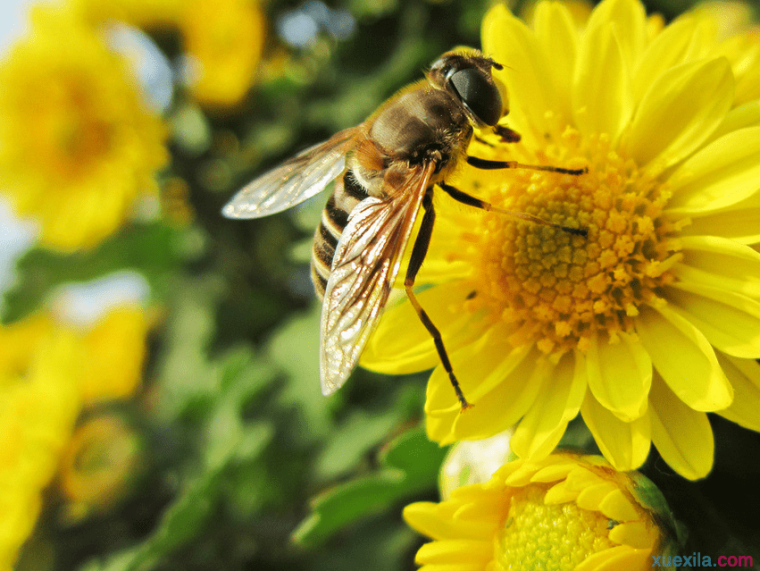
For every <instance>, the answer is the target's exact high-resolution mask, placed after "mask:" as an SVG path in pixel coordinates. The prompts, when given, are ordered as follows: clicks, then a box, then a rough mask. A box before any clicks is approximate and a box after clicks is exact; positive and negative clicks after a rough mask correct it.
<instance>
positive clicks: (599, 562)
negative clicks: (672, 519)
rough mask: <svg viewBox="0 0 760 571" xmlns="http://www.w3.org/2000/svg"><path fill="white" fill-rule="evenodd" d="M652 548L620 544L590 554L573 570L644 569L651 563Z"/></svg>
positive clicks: (614, 570) (618, 570)
mask: <svg viewBox="0 0 760 571" xmlns="http://www.w3.org/2000/svg"><path fill="white" fill-rule="evenodd" d="M651 553H652V550H651V549H634V548H633V547H629V546H628V545H618V546H617V547H613V548H612V549H605V550H603V551H599V552H597V553H594V554H593V555H590V556H589V557H587V558H586V559H584V560H583V561H582V562H581V563H579V564H578V565H576V567H575V569H573V571H621V570H625V571H644V570H645V569H648V568H649V567H650V565H651Z"/></svg>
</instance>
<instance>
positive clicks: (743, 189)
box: [362, 0, 760, 478]
mask: <svg viewBox="0 0 760 571" xmlns="http://www.w3.org/2000/svg"><path fill="white" fill-rule="evenodd" d="M738 37H739V36H731V37H728V38H726V39H719V38H718V35H717V31H716V24H715V22H714V21H713V20H711V19H710V18H709V17H706V16H704V15H693V14H686V15H684V16H682V17H680V18H678V19H677V20H676V21H675V22H673V23H672V24H670V25H669V26H667V27H662V26H661V25H659V23H658V20H655V19H647V17H646V15H645V13H644V8H643V6H642V5H641V4H639V3H638V2H637V1H636V0H605V1H604V2H602V3H601V4H599V5H598V6H597V7H596V8H595V9H594V11H593V12H592V14H591V16H590V17H589V19H588V22H587V24H586V25H585V27H583V28H578V27H577V26H576V25H575V24H574V23H573V21H572V19H571V17H570V15H569V13H568V11H567V10H566V9H565V7H564V6H563V5H562V4H560V3H555V2H542V3H540V4H539V5H538V6H537V8H536V12H535V20H534V25H533V27H532V28H529V27H528V26H526V25H525V24H524V23H523V22H521V21H520V20H518V19H517V18H515V17H514V16H512V15H511V14H510V13H509V12H508V11H507V10H506V9H505V8H504V7H503V6H496V7H494V8H493V9H492V10H491V11H490V12H489V13H488V15H487V16H486V19H485V21H484V24H483V44H484V51H485V53H486V54H488V55H489V56H491V57H493V58H494V59H495V60H496V61H498V62H500V63H502V64H504V70H503V71H502V72H498V77H499V78H500V79H502V80H503V81H504V82H505V84H506V86H507V89H508V92H509V94H510V107H511V112H510V114H509V116H508V117H507V118H506V120H505V121H504V124H508V125H509V127H510V128H512V129H514V130H516V131H517V132H518V133H520V134H521V135H522V140H521V141H520V142H519V143H513V144H500V143H499V141H495V140H493V141H491V142H489V141H486V142H487V143H489V144H483V143H479V142H477V141H476V142H474V143H473V145H472V146H471V148H470V151H469V153H470V154H471V155H475V156H480V157H483V158H487V159H498V160H518V161H520V162H522V163H527V164H548V165H555V166H562V167H569V168H582V167H588V173H587V174H583V175H580V176H572V175H563V174H558V173H552V172H538V171H532V170H526V169H512V170H501V171H478V170H476V169H474V168H471V167H467V166H465V167H463V168H462V170H461V172H460V173H459V175H458V177H457V178H456V180H452V181H449V182H450V184H453V185H454V186H456V187H458V188H460V189H461V190H463V191H465V192H468V193H470V194H472V195H474V196H477V197H479V198H482V199H484V200H487V201H490V202H492V203H494V204H496V205H497V206H499V207H501V208H504V209H508V210H513V211H518V212H529V213H531V214H534V215H537V216H540V217H541V218H543V219H546V220H549V221H552V222H555V223H562V224H564V225H567V226H574V227H582V228H586V229H588V237H583V236H578V235H571V234H569V233H567V232H562V231H559V230H556V229H554V228H550V227H546V226H541V225H538V224H532V223H527V222H523V221H517V220H514V219H512V218H510V217H508V216H504V215H499V214H491V213H484V212H482V211H476V210H474V209H465V208H463V207H461V206H458V205H454V206H452V202H453V201H451V200H450V199H447V198H446V197H445V196H440V195H441V194H443V193H438V194H437V202H436V205H437V209H438V212H439V216H438V218H437V221H436V228H435V231H434V233H433V243H432V244H431V248H430V251H429V254H428V257H427V259H426V261H425V264H423V271H422V272H421V273H420V282H421V283H423V284H424V283H427V284H430V285H434V286H437V285H439V284H440V287H429V288H428V289H426V290H425V291H423V292H422V293H421V294H420V302H421V304H422V306H423V307H424V308H425V309H426V310H427V312H428V313H429V314H430V316H431V319H432V320H433V322H434V323H436V324H437V325H438V326H439V328H440V329H441V331H442V334H443V340H444V343H445V344H446V346H447V348H448V351H449V355H450V357H451V361H452V363H453V366H454V370H455V372H457V374H458V377H459V380H460V383H461V385H462V388H463V391H464V394H465V396H466V397H467V399H468V400H469V401H470V402H471V403H474V405H475V406H474V407H473V408H472V410H468V411H465V412H463V413H460V406H459V403H458V402H457V399H456V397H455V395H454V391H453V390H452V388H451V385H450V384H449V380H448V378H447V376H446V374H445V372H444V371H443V369H442V367H440V366H438V367H437V368H436V370H435V371H434V372H433V374H432V376H431V378H430V381H429V384H428V394H427V402H426V407H425V410H426V422H427V430H428V434H429V436H430V437H431V438H432V439H434V440H436V441H439V442H441V443H449V442H452V441H455V440H461V439H478V438H485V437H488V436H490V435H493V434H495V433H497V432H500V431H502V430H504V429H506V428H508V427H510V426H513V425H514V424H516V423H518V421H519V425H518V426H517V428H516V431H515V434H514V437H513V438H512V441H511V446H512V449H513V450H514V451H515V452H516V453H517V454H518V456H520V457H526V458H534V459H536V458H541V457H545V456H546V455H547V454H549V453H550V452H551V451H552V450H553V449H554V447H555V446H556V445H557V443H558V442H559V440H560V438H561V437H562V435H563V433H564V431H565V428H566V426H567V424H568V422H569V421H570V420H572V419H573V418H574V417H575V416H576V415H577V414H578V413H579V412H580V413H581V414H582V416H583V419H584V420H585V422H586V424H587V425H588V427H589V429H590V430H591V432H592V434H593V435H594V438H595V439H596V441H597V444H598V445H599V447H600V449H601V450H602V452H603V453H604V455H605V457H606V458H607V459H608V460H609V461H610V462H611V463H612V465H613V466H615V468H616V469H618V470H630V469H634V468H637V467H638V466H640V465H641V464H642V463H643V461H644V460H645V459H646V457H647V454H648V452H649V449H650V445H651V443H654V445H655V446H656V447H657V448H658V450H659V452H660V454H661V455H662V456H663V458H664V459H665V460H666V461H667V462H668V463H669V464H670V465H671V466H672V467H673V468H674V469H675V470H676V471H678V472H679V473H680V474H682V475H683V476H685V477H687V478H700V477H703V476H705V475H706V474H707V473H708V472H709V471H710V468H711V466H712V458H713V436H712V432H711V429H710V425H709V422H708V420H707V416H706V414H705V413H706V412H709V411H715V412H718V413H719V414H721V415H723V416H725V417H726V418H728V419H730V420H732V421H735V422H737V423H739V424H741V425H742V426H745V427H747V428H750V429H752V430H760V413H759V412H758V411H760V367H758V365H757V363H756V362H755V361H754V359H756V358H758V357H760V303H759V300H760V278H758V276H760V254H758V252H757V251H755V250H754V249H753V248H752V247H751V245H752V244H757V243H758V242H760V192H759V191H760V184H759V183H758V180H760V161H758V160H757V157H758V156H760V100H758V99H757V98H756V97H757V96H756V95H751V94H753V93H757V90H758V89H760V81H757V80H754V79H751V78H753V77H755V74H756V73H757V70H758V69H760V51H758V49H756V48H757V46H758V45H760V44H758V42H757V39H756V37H755V48H753V49H752V50H749V51H743V50H742V49H740V46H748V45H749V44H748V43H747V42H748V41H749V40H748V38H747V36H741V37H740V41H739V40H737V38H738ZM748 78H750V79H748ZM750 80H751V81H750ZM741 85H744V86H745V87H744V88H743V89H739V86H741ZM748 97H750V98H751V97H755V99H749V100H748V99H747V98H748ZM362 362H363V364H364V365H366V366H368V367H369V368H372V369H375V370H378V371H381V372H387V373H406V372H412V371H416V370H422V369H425V368H428V367H432V366H435V365H436V364H437V363H438V359H437V356H436V353H435V349H434V346H433V343H432V340H431V339H430V338H429V335H427V333H426V331H425V329H424V328H423V327H422V325H420V324H419V323H418V320H417V319H416V316H415V315H414V312H413V310H412V308H411V306H410V304H408V303H402V304H400V305H398V306H397V307H394V308H392V309H390V310H389V311H388V312H387V314H386V316H385V317H384V319H383V321H382V322H381V324H380V327H379V329H378V331H377V332H376V334H375V335H374V336H373V338H372V339H371V340H370V343H369V346H368V348H367V350H366V351H365V355H364V356H363V361H362Z"/></svg>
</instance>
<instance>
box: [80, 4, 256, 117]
mask: <svg viewBox="0 0 760 571" xmlns="http://www.w3.org/2000/svg"><path fill="white" fill-rule="evenodd" d="M75 4H76V5H77V8H78V10H79V11H80V12H81V13H83V14H85V15H86V17H87V18H89V19H91V20H94V21H98V22H102V21H109V20H121V21H124V22H128V23H130V24H132V25H135V26H138V27H141V28H145V29H151V30H152V29H161V30H176V31H178V32H179V34H180V35H181V36H182V44H183V48H184V50H185V52H186V54H185V55H186V56H187V60H188V64H189V65H188V72H189V73H188V75H189V77H188V83H189V85H188V87H189V89H190V93H191V94H192V95H193V97H195V99H197V100H198V102H199V103H201V104H202V105H205V106H208V107H221V108H225V107H231V106H234V105H236V104H238V103H239V102H240V101H241V100H242V99H243V98H244V97H245V95H246V94H247V93H248V90H249V89H250V88H251V85H252V84H253V82H254V80H255V78H256V72H257V69H258V65H259V61H260V59H261V53H262V50H263V47H264V39H265V37H266V20H265V17H264V13H263V11H262V9H261V4H260V2H259V0H222V1H220V2H208V0H190V1H177V0H161V1H160V2H152V1H145V0H141V1H140V2H129V1H124V0H119V1H117V2H110V1H105V2H104V1H103V0H75Z"/></svg>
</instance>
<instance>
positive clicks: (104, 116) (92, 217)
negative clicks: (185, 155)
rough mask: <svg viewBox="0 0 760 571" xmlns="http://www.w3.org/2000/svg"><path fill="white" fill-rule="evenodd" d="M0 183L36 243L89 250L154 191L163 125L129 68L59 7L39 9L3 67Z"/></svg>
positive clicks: (160, 163) (0, 80) (164, 156)
mask: <svg viewBox="0 0 760 571" xmlns="http://www.w3.org/2000/svg"><path fill="white" fill-rule="evenodd" d="M0 85H2V86H3V89H2V90H0V116H2V117H3V120H2V122H0V179H2V182H3V184H2V188H1V189H0V190H1V191H2V192H7V193H8V194H9V195H10V197H11V199H12V201H13V204H14V206H15V208H16V210H17V211H18V213H19V214H21V215H31V216H34V217H36V218H37V219H38V220H39V222H40V224H41V241H42V242H43V243H44V244H45V245H47V246H51V247H54V248H60V249H64V250H72V249H76V248H88V247H92V246H94V245H95V244H97V243H98V242H99V241H100V240H102V239H103V238H105V237H106V236H108V235H109V234H111V233H112V232H114V231H115V230H116V229H118V228H119V227H120V226H121V225H122V224H123V223H124V221H125V220H126V219H127V217H128V216H129V214H130V211H131V209H132V207H133V204H134V201H135V198H136V197H137V196H138V195H140V194H142V193H146V192H152V191H155V182H154V180H153V174H154V172H155V171H156V170H157V169H158V168H160V167H161V166H163V165H164V164H165V163H166V159H167V153H166V149H165V148H164V146H163V141H164V137H165V127H164V125H163V123H162V122H161V119H160V117H158V116H156V115H155V114H154V113H153V112H152V111H151V110H150V109H149V108H148V107H147V106H146V103H145V102H144V100H143V97H142V94H141V92H140V87H139V85H138V83H137V81H136V79H135V78H134V76H133V74H132V73H131V71H130V69H129V67H128V66H127V64H126V63H125V61H124V60H123V59H122V58H120V57H119V56H118V55H117V54H115V53H114V52H112V51H110V50H109V49H108V47H107V46H106V44H105V42H104V39H103V38H102V37H101V36H100V35H98V34H97V33H96V32H95V31H93V30H92V29H91V28H90V27H88V26H86V25H85V24H84V23H83V22H81V21H79V20H78V19H77V18H75V17H74V16H73V15H72V14H71V13H70V12H68V11H65V10H63V9H59V8H54V7H47V8H42V7H40V8H37V9H35V10H34V11H33V13H32V31H31V34H30V35H29V36H28V37H25V38H23V39H21V40H20V41H19V42H18V43H17V44H16V45H15V46H14V47H13V49H12V50H11V51H10V53H9V54H8V55H7V57H6V59H5V61H3V62H2V63H0Z"/></svg>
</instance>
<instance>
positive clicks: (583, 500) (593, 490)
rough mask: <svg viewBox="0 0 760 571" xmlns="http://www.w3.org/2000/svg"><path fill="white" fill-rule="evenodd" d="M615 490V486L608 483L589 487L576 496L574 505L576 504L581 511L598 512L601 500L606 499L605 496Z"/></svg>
mask: <svg viewBox="0 0 760 571" xmlns="http://www.w3.org/2000/svg"><path fill="white" fill-rule="evenodd" d="M615 489H616V485H615V484H613V483H612V482H609V481H607V482H602V483H601V484H596V485H594V486H589V487H588V488H586V489H585V490H583V491H581V493H580V494H578V497H577V498H576V499H575V503H577V504H578V507H579V508H581V509H584V510H590V511H591V510H594V511H599V509H600V508H599V506H600V505H601V503H602V500H603V499H604V498H606V497H607V494H609V493H610V492H611V491H613V490H615Z"/></svg>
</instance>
